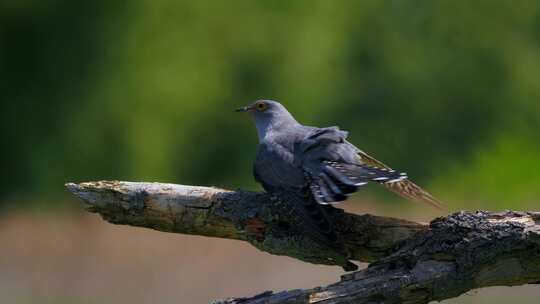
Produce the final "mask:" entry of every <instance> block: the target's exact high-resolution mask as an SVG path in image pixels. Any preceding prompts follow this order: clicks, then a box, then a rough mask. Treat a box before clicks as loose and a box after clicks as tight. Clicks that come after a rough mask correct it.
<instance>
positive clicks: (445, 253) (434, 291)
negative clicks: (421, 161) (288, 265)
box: [214, 211, 540, 304]
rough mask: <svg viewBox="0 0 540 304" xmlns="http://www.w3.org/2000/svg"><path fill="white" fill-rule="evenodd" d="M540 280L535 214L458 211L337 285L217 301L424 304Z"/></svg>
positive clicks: (539, 218) (539, 220) (539, 228)
mask: <svg viewBox="0 0 540 304" xmlns="http://www.w3.org/2000/svg"><path fill="white" fill-rule="evenodd" d="M539 283H540V213H525V212H510V211H509V212H504V213H489V212H476V213H467V212H461V213H456V214H453V215H450V216H448V217H445V218H441V219H436V220H434V221H433V222H432V223H431V225H430V229H429V230H426V231H423V232H420V233H418V234H416V235H414V236H413V237H411V239H410V240H408V241H407V242H404V243H403V244H402V246H401V248H400V249H399V250H397V251H396V252H395V253H394V254H392V255H390V256H388V257H386V258H383V259H381V260H380V261H377V262H375V263H372V264H371V265H370V266H369V267H368V268H367V269H364V270H361V271H358V272H354V273H350V274H347V275H345V276H343V277H342V279H341V281H340V282H338V283H335V284H332V285H329V286H326V287H318V288H314V289H308V290H291V291H284V292H280V293H272V292H265V293H263V294H260V295H258V296H255V297H252V298H238V299H228V300H222V301H216V302H214V303H216V304H217V303H220V304H226V303H227V304H240V303H242V304H262V303H264V304H286V303H291V304H292V303H295V304H299V303H325V304H329V303H332V304H344V303H355V304H361V303H385V304H386V303H429V302H431V301H440V300H443V299H448V298H453V297H457V296H459V295H460V294H463V293H465V292H467V291H469V290H471V289H475V288H481V287H487V286H503V285H504V286H514V285H522V284H539Z"/></svg>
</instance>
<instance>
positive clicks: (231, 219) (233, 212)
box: [66, 181, 426, 265]
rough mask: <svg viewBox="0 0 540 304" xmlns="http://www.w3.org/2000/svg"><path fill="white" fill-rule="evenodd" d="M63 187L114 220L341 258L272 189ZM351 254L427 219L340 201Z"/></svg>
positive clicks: (386, 244) (334, 216) (368, 254)
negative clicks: (357, 209)
mask: <svg viewBox="0 0 540 304" xmlns="http://www.w3.org/2000/svg"><path fill="white" fill-rule="evenodd" d="M66 187H67V188H68V190H69V191H71V192H72V193H73V194H75V195H76V196H78V197H80V198H81V199H82V200H83V201H85V202H86V203H87V206H88V210H89V211H91V212H96V213H99V214H101V215H102V217H103V218H104V219H105V220H107V221H109V222H111V223H115V224H123V225H131V226H141V227H147V228H152V229H156V230H160V231H166V232H175V233H185V234H196V235H204V236H210V237H220V238H229V239H238V240H244V241H248V242H250V243H251V244H253V245H254V246H255V247H257V248H259V249H260V250H262V251H266V252H269V253H272V254H277V255H287V256H291V257H294V258H297V259H300V260H303V261H307V262H311V263H318V264H329V265H341V264H340V263H339V262H338V261H335V260H333V258H334V257H335V253H334V252H331V251H330V250H327V249H326V247H325V246H324V244H322V245H321V244H317V243H316V242H314V241H313V240H312V239H310V238H308V237H306V236H305V235H303V234H301V233H300V232H299V231H296V230H295V229H294V225H295V223H294V222H293V220H294V219H291V216H290V208H288V207H287V202H280V201H277V200H273V199H272V198H271V197H270V196H269V195H268V194H265V193H255V192H245V191H227V190H223V189H217V188H208V187H198V186H183V185H175V184H162V183H137V182H118V181H100V182H88V183H80V184H73V183H68V184H66ZM329 216H330V217H331V220H332V222H333V224H334V226H335V230H336V233H337V234H339V235H340V237H341V239H342V241H343V243H344V247H345V250H346V251H347V254H348V257H349V258H350V259H352V260H358V261H365V262H370V261H374V260H376V259H378V258H381V257H384V256H387V255H388V254H390V253H391V252H392V251H393V249H394V247H395V246H396V244H398V243H399V242H400V241H402V240H404V239H406V238H408V237H409V236H411V235H412V234H414V233H416V232H418V231H422V230H425V229H426V225H424V224H419V223H414V222H410V221H406V220H401V219H395V218H387V217H379V216H372V215H356V214H349V213H345V212H343V211H342V210H340V209H335V212H332V213H331V214H330V215H329Z"/></svg>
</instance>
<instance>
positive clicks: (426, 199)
mask: <svg viewBox="0 0 540 304" xmlns="http://www.w3.org/2000/svg"><path fill="white" fill-rule="evenodd" d="M384 186H385V187H386V188H387V189H388V190H390V191H392V192H394V193H396V194H398V195H400V196H402V197H404V198H406V199H408V200H411V201H415V202H419V203H427V204H429V205H431V206H433V207H435V208H437V209H439V210H443V209H444V204H443V203H442V202H441V201H439V200H438V199H436V198H435V197H433V196H432V195H431V194H429V192H427V191H426V190H424V189H422V187H420V186H418V185H417V184H415V183H413V182H412V181H410V180H408V179H407V180H403V181H399V182H395V183H385V184H384Z"/></svg>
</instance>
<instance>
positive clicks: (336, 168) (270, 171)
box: [241, 100, 437, 204]
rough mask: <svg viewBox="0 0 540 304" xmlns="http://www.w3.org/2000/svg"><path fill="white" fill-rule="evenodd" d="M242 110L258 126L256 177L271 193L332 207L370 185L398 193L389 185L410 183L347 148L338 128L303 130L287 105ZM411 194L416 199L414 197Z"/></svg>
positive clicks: (262, 102) (259, 105) (267, 104)
mask: <svg viewBox="0 0 540 304" xmlns="http://www.w3.org/2000/svg"><path fill="white" fill-rule="evenodd" d="M241 110H243V111H247V112H249V113H250V114H251V116H252V118H253V119H254V121H255V125H256V127H257V132H258V135H259V147H258V149H257V156H256V160H255V164H254V175H255V179H256V180H257V181H258V182H259V183H261V184H262V186H263V187H264V189H265V190H266V191H268V192H277V191H293V192H299V193H304V192H306V191H309V193H310V194H311V195H312V196H313V198H314V199H315V200H316V201H317V202H318V203H320V204H329V203H335V202H340V201H343V200H345V199H347V195H349V194H351V193H353V192H355V191H356V190H357V189H358V187H360V186H363V185H365V184H367V183H368V182H377V183H380V184H385V185H387V187H389V188H390V189H392V190H393V191H395V192H398V193H399V189H398V190H396V189H397V188H399V187H397V186H395V185H394V186H390V184H399V183H405V181H406V180H407V175H406V174H405V173H399V172H396V171H394V170H392V169H391V168H389V167H387V166H386V165H384V164H382V163H380V162H378V161H376V160H375V159H373V158H371V157H369V156H368V155H367V154H365V153H364V152H362V151H361V150H359V149H358V148H356V147H355V146H354V145H352V144H351V143H349V142H348V141H347V140H346V138H347V134H348V133H347V132H345V131H342V130H340V129H339V128H338V127H328V128H317V127H310V126H304V125H301V124H300V123H298V122H297V121H296V120H295V119H294V117H293V116H292V115H291V114H290V113H289V112H288V111H287V109H285V107H284V106H283V105H281V104H280V103H278V102H276V101H271V100H259V101H256V102H254V103H253V104H251V105H250V106H247V107H244V108H241ZM370 159H372V160H373V161H372V162H369V160H370ZM407 184H410V183H407ZM409 188H410V187H409ZM415 190H416V191H420V190H421V188H420V187H418V186H417V188H416V189H415ZM422 191H423V190H422ZM423 192H425V191H423ZM425 193H427V192H425ZM407 194H408V195H407V196H406V197H408V198H415V194H414V193H407ZM402 195H404V194H402ZM429 197H430V198H432V201H433V202H434V203H437V201H436V200H435V199H434V198H433V197H432V196H430V195H429ZM417 198H419V199H421V198H422V197H421V196H418V197H417Z"/></svg>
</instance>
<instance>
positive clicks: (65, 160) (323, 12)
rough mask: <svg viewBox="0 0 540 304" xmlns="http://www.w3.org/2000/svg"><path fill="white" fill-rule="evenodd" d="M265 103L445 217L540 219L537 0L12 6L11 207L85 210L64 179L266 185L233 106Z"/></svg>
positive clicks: (2, 36) (5, 3)
mask: <svg viewBox="0 0 540 304" xmlns="http://www.w3.org/2000/svg"><path fill="white" fill-rule="evenodd" d="M259 98H266V99H274V100H279V101H281V102H282V103H283V104H284V105H285V106H286V107H287V108H288V109H289V110H290V111H291V112H292V113H293V115H295V117H296V118H297V119H298V120H299V121H300V122H302V123H305V124H309V125H317V126H330V125H339V126H340V127H341V128H342V129H345V130H348V131H350V140H351V141H352V142H353V143H355V144H356V145H357V146H359V147H360V148H362V149H363V150H365V151H367V152H368V153H370V154H372V155H374V156H376V157H377V158H379V159H380V160H382V161H384V162H385V163H388V164H391V165H392V166H393V167H395V168H396V169H398V170H401V171H405V172H407V173H409V176H411V177H412V178H413V179H414V180H416V181H418V182H419V183H421V184H422V185H424V186H425V187H426V188H428V189H430V191H431V192H433V193H434V194H435V195H436V196H437V197H439V198H440V199H441V200H442V201H444V202H445V203H446V204H447V205H448V209H449V210H458V209H471V210H473V209H490V210H502V209H528V210H531V209H538V206H539V205H538V202H537V198H538V197H539V194H540V186H539V185H540V2H539V1H532V0H531V1H526V0H525V1H503V0H501V1H492V0H490V1H488V0H478V1H450V0H447V1H322V0H321V1H313V0H310V1H307V0H305V1H247V0H246V1H173V0H152V1H142V0H133V1H105V0H94V1H72V0H49V1H42V0H24V1H22V0H2V1H0V102H1V104H0V105H1V110H0V130H1V134H2V139H3V143H2V149H0V162H1V163H0V164H1V168H2V170H1V172H2V173H1V175H0V179H1V180H0V185H1V186H0V207H3V208H2V209H0V210H4V212H3V213H4V216H6V217H8V216H9V214H10V213H11V212H12V211H10V210H13V208H14V207H16V208H15V209H20V208H22V209H23V210H27V208H26V207H31V208H30V209H32V210H33V211H32V212H38V213H40V212H45V211H50V210H59V208H64V207H66V206H74V205H76V204H73V200H71V198H70V196H69V195H68V194H67V193H66V192H65V190H64V189H63V184H64V183H65V182H67V181H87V180H102V179H118V180H137V181H161V182H175V183H182V184H193V185H195V184H197V185H214V186H219V187H225V188H232V189H234V188H247V189H259V186H258V185H256V183H255V182H254V181H253V178H252V176H251V164H252V162H253V159H254V154H255V148H256V144H257V138H256V132H255V129H254V127H253V125H252V123H251V122H250V121H249V119H248V118H247V117H245V116H243V115H241V114H237V113H234V112H233V110H234V109H235V108H237V107H239V106H243V105H246V104H248V103H250V102H251V101H253V100H255V99H259ZM363 197H370V199H371V198H373V197H374V198H375V200H377V201H379V202H380V206H382V207H381V208H382V209H383V210H387V209H392V208H394V207H395V206H399V208H401V210H407V208H409V206H412V205H410V204H408V203H405V202H403V201H402V200H401V199H400V198H397V197H395V196H393V195H387V194H385V193H383V192H382V191H379V190H377V189H376V187H367V189H365V190H363V192H362V194H359V195H357V196H356V197H355V204H359V205H361V204H362V198H363ZM385 208H386V209H385ZM410 208H414V207H410ZM35 210H37V211H35ZM25 212H26V211H23V212H22V213H23V214H24V213H25ZM28 212H30V211H28ZM45 213H46V212H45Z"/></svg>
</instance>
